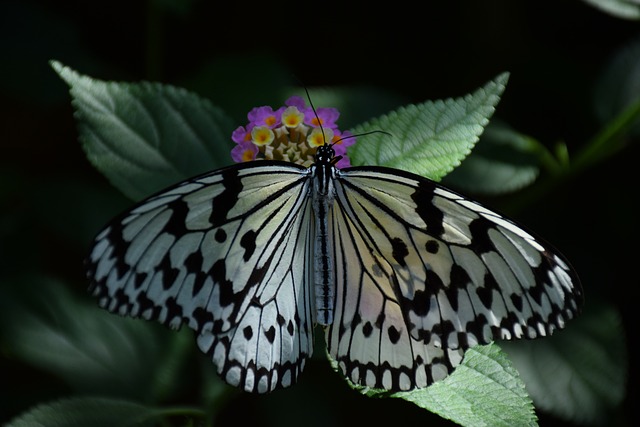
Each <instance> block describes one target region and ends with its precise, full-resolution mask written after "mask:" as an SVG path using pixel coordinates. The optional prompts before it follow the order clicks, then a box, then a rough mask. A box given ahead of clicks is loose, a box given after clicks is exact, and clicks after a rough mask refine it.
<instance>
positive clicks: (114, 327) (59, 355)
mask: <svg viewBox="0 0 640 427" xmlns="http://www.w3.org/2000/svg"><path fill="white" fill-rule="evenodd" d="M178 335H179V334H176V333H172V332H171V331H169V330H168V329H166V328H164V327H162V326H160V325H156V324H153V323H147V322H140V321H136V320H134V319H127V318H121V317H117V316H113V315H112V314H109V313H107V312H105V311H103V310H101V309H100V308H98V307H97V305H94V304H90V303H88V302H84V301H81V300H80V299H79V298H77V297H75V296H74V295H73V294H71V293H70V292H69V290H68V288H67V287H66V286H64V285H63V284H61V283H60V282H58V281H55V280H52V279H47V278H40V277H28V278H24V279H22V280H15V281H12V282H5V283H3V284H2V287H0V342H1V343H2V346H3V347H4V348H6V349H9V350H7V355H8V356H10V357H12V358H16V359H19V360H22V361H24V362H26V363H29V364H31V365H32V366H36V367H38V368H39V369H42V370H43V371H46V372H49V373H51V374H53V375H55V376H57V377H59V378H62V379H63V380H65V381H66V382H67V383H68V384H69V385H70V386H71V387H72V388H73V389H74V390H75V391H78V392H84V393H99V394H111V395H115V394H118V395H120V396H129V397H135V398H138V399H149V398H151V397H154V396H155V395H157V394H159V393H160V394H161V393H162V392H164V389H166V385H165V384H161V382H162V381H167V379H166V377H167V375H170V373H167V372H166V371H162V370H161V368H162V367H167V366H168V363H167V361H166V360H165V358H167V357H169V356H173V357H175V356H176V355H175V354H172V353H171V352H170V350H169V349H170V348H171V347H172V344H173V342H174V340H177V339H178ZM51 349H55V351H51ZM174 369H176V368H174ZM159 388H160V389H161V390H158V389H159Z"/></svg>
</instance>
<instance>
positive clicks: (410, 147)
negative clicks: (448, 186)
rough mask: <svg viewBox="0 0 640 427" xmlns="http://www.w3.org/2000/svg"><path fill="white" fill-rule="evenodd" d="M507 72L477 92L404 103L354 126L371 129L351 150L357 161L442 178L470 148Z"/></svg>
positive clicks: (352, 156) (501, 90)
mask: <svg viewBox="0 0 640 427" xmlns="http://www.w3.org/2000/svg"><path fill="white" fill-rule="evenodd" d="M508 76H509V75H508V73H503V74H501V75H499V76H498V77H496V78H495V79H494V80H492V81H490V82H489V83H487V84H486V85H485V86H484V87H482V88H480V89H478V90H476V91H475V92H474V93H473V94H469V95H466V96H464V97H462V98H456V99H446V100H438V101H428V102H425V103H422V104H419V105H409V106H405V107H401V108H399V109H397V110H395V111H392V112H391V113H389V114H386V115H384V116H381V117H378V118H375V119H373V120H371V121H369V122H367V123H364V124H362V125H359V126H356V127H355V128H354V129H352V132H353V133H355V134H359V133H365V132H371V131H384V132H388V133H389V134H390V135H388V134H384V133H380V132H378V133H373V134H370V135H366V137H362V138H359V139H358V143H357V144H354V145H353V146H351V147H350V149H349V152H348V153H349V157H350V158H351V163H352V164H353V165H377V166H388V167H392V168H397V169H404V170H407V171H409V172H413V173H416V174H419V175H422V176H425V177H427V178H430V179H433V180H436V181H437V180H440V179H441V178H442V177H443V176H445V175H446V174H447V173H449V172H450V171H451V170H452V169H453V168H454V167H456V166H458V165H459V164H460V162H461V161H462V160H463V159H464V158H465V157H466V156H467V155H468V154H469V153H470V152H471V149H472V148H473V146H474V145H475V143H476V142H477V141H478V138H479V136H480V134H481V133H482V131H483V129H484V127H485V126H486V125H487V123H488V121H489V118H490V117H491V115H492V114H493V112H494V110H495V106H496V105H497V103H498V101H499V100H500V96H501V94H502V92H503V91H504V89H505V85H506V83H507V80H508Z"/></svg>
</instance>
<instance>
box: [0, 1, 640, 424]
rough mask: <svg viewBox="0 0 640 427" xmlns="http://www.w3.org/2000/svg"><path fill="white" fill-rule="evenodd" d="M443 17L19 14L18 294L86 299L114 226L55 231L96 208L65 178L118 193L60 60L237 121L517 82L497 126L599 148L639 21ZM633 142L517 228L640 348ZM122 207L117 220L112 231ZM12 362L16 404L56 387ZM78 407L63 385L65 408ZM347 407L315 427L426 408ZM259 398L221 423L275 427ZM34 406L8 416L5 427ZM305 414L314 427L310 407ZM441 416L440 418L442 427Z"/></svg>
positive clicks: (208, 10) (565, 12) (522, 7)
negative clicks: (279, 101) (170, 93)
mask: <svg viewBox="0 0 640 427" xmlns="http://www.w3.org/2000/svg"><path fill="white" fill-rule="evenodd" d="M441 3H443V4H438V5H431V4H429V3H428V2H422V3H420V7H419V8H418V7H417V6H410V5H409V4H408V3H407V2H402V3H401V2H390V3H383V4H380V5H377V4H373V3H366V4H363V5H362V6H359V7H355V6H345V5H344V4H343V5H333V4H330V3H326V2H310V3H305V4H301V3H300V2H283V3H275V2H261V3H243V2H224V3H222V4H221V3H219V2H206V1H196V0H193V1H185V2H180V3H176V4H174V3H173V2H170V1H169V0H166V1H164V2H163V1H156V2H152V1H147V2H143V1H140V2H129V1H113V2H109V3H106V2H85V1H66V2H45V1H39V2H38V1H34V0H23V1H16V0H14V1H11V0H10V1H4V2H3V3H2V4H1V5H0V109H1V110H0V121H1V123H2V125H1V126H0V196H2V197H3V199H2V200H0V207H2V211H1V212H0V219H1V220H2V222H0V227H2V228H0V233H2V234H0V238H3V237H6V238H5V239H3V240H2V241H0V245H3V247H1V248H2V252H0V254H2V255H3V256H6V258H5V259H4V262H3V263H1V264H0V265H1V266H3V269H4V271H1V272H0V280H2V279H3V278H6V277H8V276H9V275H11V274H12V273H16V272H18V271H20V270H28V271H38V272H41V273H43V274H46V275H48V276H52V277H57V278H63V279H64V280H65V281H67V282H68V283H70V284H72V286H73V287H74V290H75V291H78V293H81V292H82V291H83V289H84V286H85V282H84V279H83V275H82V268H81V260H82V258H83V256H84V253H85V251H86V249H87V247H88V243H89V241H88V240H86V239H84V240H83V237H84V236H90V235H91V231H90V230H93V232H95V231H97V229H98V227H99V226H100V224H99V223H97V222H96V221H94V222H91V223H87V224H67V225H68V228H66V229H65V228H64V227H59V226H56V227H52V226H50V222H49V221H48V218H49V217H50V216H52V215H54V216H57V217H58V218H62V219H61V221H58V222H57V224H60V223H61V222H62V223H64V218H65V212H68V211H71V210H74V209H75V208H76V206H75V204H76V203H77V204H81V201H80V200H78V199H76V198H75V197H74V193H73V192H70V190H69V187H65V188H64V191H60V194H58V192H57V191H58V190H57V188H58V187H56V185H55V183H56V182H58V180H63V181H65V182H68V181H69V180H72V181H78V182H83V183H84V184H87V185H95V186H96V187H100V188H106V187H108V184H107V183H106V180H105V179H104V178H103V177H102V176H101V175H99V174H98V173H97V172H96V171H95V170H94V169H93V168H92V167H91V165H90V164H89V162H88V161H87V160H86V158H85V157H84V154H83V152H82V150H81V148H80V144H79V143H78V142H77V132H76V128H75V122H74V120H73V110H72V107H71V103H70V98H69V96H68V93H67V90H68V89H67V87H66V85H65V84H64V83H63V82H62V81H61V80H60V79H59V78H58V77H57V75H56V74H55V73H54V72H53V70H52V69H51V68H50V67H49V65H48V63H47V61H48V60H50V59H57V60H59V61H61V62H62V63H64V64H66V65H69V66H71V67H72V68H74V69H76V70H78V71H79V72H80V73H83V74H88V75H91V76H94V77H97V78H101V79H105V80H123V81H140V80H153V81H161V82H164V83H170V84H174V85H177V86H185V87H188V88H189V89H191V90H193V91H195V92H197V93H200V94H202V95H203V96H207V97H209V98H210V99H211V100H212V101H213V102H214V103H219V104H221V105H222V106H226V107H228V108H229V110H230V111H232V112H242V111H245V112H246V111H248V109H249V108H251V107H252V106H255V105H258V104H259V103H260V102H258V101H256V102H253V103H251V100H248V101H247V99H246V98H243V99H240V100H237V104H234V102H235V101H234V92H233V90H234V89H236V88H241V87H246V86H247V85H248V86H249V87H251V88H254V87H255V88H256V95H255V99H256V100H260V87H261V85H265V86H268V85H272V84H282V83H290V84H292V85H298V82H299V81H302V82H304V84H305V85H307V86H309V87H315V86H347V87H349V86H351V87H354V86H358V87H373V88H376V89H379V90H385V91H388V92H389V93H391V94H393V95H394V96H397V99H402V100H403V101H404V102H422V101H425V100H427V99H439V98H445V97H451V96H461V95H464V94H465V93H468V92H471V91H472V90H474V89H475V88H477V87H479V86H481V85H483V84H484V83H485V82H486V81H488V80H490V79H492V78H494V77H495V76H496V75H497V74H499V73H501V72H503V71H509V72H510V73H511V77H510V81H509V84H508V86H507V90H506V92H505V94H504V97H503V99H502V100H501V102H500V104H499V106H498V109H497V112H496V117H498V118H500V119H502V120H504V121H506V122H507V123H509V124H510V125H511V126H512V127H513V128H515V129H517V130H518V131H520V132H522V133H524V134H528V135H532V136H534V137H535V138H537V139H538V140H540V141H542V142H544V143H545V144H547V145H548V146H552V145H553V144H554V143H555V142H557V141H559V140H563V141H565V142H566V144H567V146H568V147H569V152H570V154H572V153H574V152H577V151H579V150H580V149H581V148H582V147H584V146H585V145H586V143H587V141H588V139H589V138H590V137H592V136H593V135H594V134H595V133H596V132H597V131H598V130H599V129H600V127H601V123H600V122H599V120H598V118H597V116H596V114H595V113H594V111H595V106H594V88H595V87H596V84H597V81H598V78H599V77H600V75H601V73H602V71H603V69H604V67H605V66H606V64H607V63H609V61H610V60H611V58H612V56H613V55H614V54H615V52H617V51H618V50H619V49H621V48H622V47H623V46H625V45H626V44H628V43H630V42H632V41H633V40H634V39H636V38H637V37H639V36H640V26H639V24H638V22H637V21H636V22H634V21H627V20H622V19H619V18H615V17H612V16H610V15H607V14H605V13H603V12H600V11H598V10H596V9H594V8H592V7H590V6H588V5H587V4H586V3H583V2H579V1H556V2H539V1H531V0H526V1H518V2H514V1H510V0H499V1H498V0H496V1H484V2H482V1H460V2H447V4H444V3H445V2H441ZM230 62H231V63H235V64H244V65H245V67H244V72H243V73H241V74H239V75H235V76H234V77H235V79H234V80H233V81H229V82H228V85H227V86H226V92H221V89H220V85H218V86H216V85H210V84H207V75H209V73H211V75H213V73H214V71H213V70H215V69H216V66H217V64H220V63H225V64H227V63H230ZM237 118H238V120H242V119H243V118H242V116H241V115H239V117H237ZM238 124H242V122H240V123H238ZM636 139H637V138H636ZM633 142H634V140H633V139H630V140H629V144H628V146H627V147H626V148H625V150H624V151H623V152H622V153H621V154H618V155H615V156H612V157H610V158H608V159H606V160H603V161H602V162H599V163H598V164H596V165H595V166H593V167H591V168H590V169H589V170H587V171H585V172H584V173H582V174H580V175H579V176H577V177H575V178H574V179H573V180H571V181H569V182H568V183H565V184H564V185H562V186H559V187H558V188H557V189H554V191H552V192H550V193H548V194H546V195H545V198H544V199H542V200H539V201H538V202H536V206H534V207H532V208H531V209H529V210H525V211H522V212H518V214H517V215H518V219H519V220H521V221H523V222H524V223H525V224H527V225H529V226H530V227H531V228H533V229H536V230H537V231H538V232H539V233H540V234H541V235H544V236H546V237H547V238H548V239H549V240H551V241H553V242H554V244H556V245H557V246H558V247H560V248H562V249H563V252H564V253H565V255H567V257H568V258H569V259H571V260H572V262H573V264H574V267H575V268H576V269H577V270H578V272H579V273H580V275H581V277H582V280H583V282H584V283H585V288H586V289H587V294H586V298H587V301H588V300H589V298H596V299H605V300H608V301H611V302H612V303H613V304H614V305H615V306H616V307H617V308H618V309H619V311H620V313H621V315H622V317H623V320H624V330H620V331H619V333H620V334H624V335H625V336H626V337H627V343H628V345H629V346H631V343H632V338H634V337H636V336H637V331H638V328H637V320H635V316H636V313H637V305H638V303H637V298H636V297H635V295H636V293H637V289H636V288H637V286H638V284H639V280H638V274H637V272H636V268H637V256H638V245H637V239H638V237H640V236H639V234H640V233H638V226H637V221H638V215H637V211H636V210H632V206H635V200H634V199H635V198H636V197H637V195H638V190H637V183H638V180H637V177H636V175H635V173H634V171H635V169H636V168H637V163H638V157H637V155H638V152H639V150H638V146H637V144H633ZM62 193H64V194H62ZM495 202H496V203H500V202H501V200H496V201H495ZM487 203H489V204H491V200H489V201H487ZM632 203H633V204H632ZM118 208H121V206H119V207H118ZM117 210H118V209H116V208H113V210H111V211H107V212H105V213H104V218H103V219H104V220H106V219H107V218H109V216H110V215H111V214H113V213H114V212H115V211H117ZM22 236H24V238H22ZM8 260H10V262H9V261H8ZM590 292H591V294H590ZM2 352H3V354H5V355H7V357H4V356H3V358H2V359H0V363H2V364H3V365H4V366H2V367H1V368H0V375H1V376H2V377H3V378H4V375H5V374H7V378H10V380H9V381H7V382H5V380H4V379H2V380H0V387H1V388H5V387H7V389H5V390H3V394H4V393H11V390H20V392H21V393H25V390H28V389H29V387H33V388H38V387H40V386H41V385H42V383H43V382H47V381H52V379H51V378H48V377H46V375H45V374H43V373H41V372H38V371H37V370H33V369H31V367H30V366H28V365H26V364H23V363H20V362H19V361H15V360H12V359H11V357H10V349H6V348H3V349H2ZM633 358H634V354H630V355H629V361H630V362H631V363H630V377H629V383H628V394H627V398H626V400H625V404H624V405H623V406H622V407H621V408H617V409H615V410H614V412H615V416H614V417H613V418H612V419H613V420H616V423H618V422H622V423H624V420H626V422H628V423H629V424H631V420H633V419H634V418H635V417H633V416H632V415H631V406H630V404H629V401H630V396H637V392H638V389H637V383H636V379H637V376H636V374H637V368H636V367H635V366H634V364H633V360H634V359H633ZM621 363H624V362H623V361H621ZM308 371H309V374H308V376H309V379H308V380H307V384H316V383H315V382H313V381H314V379H315V378H318V379H317V381H318V382H320V381H325V380H326V381H330V382H332V383H333V382H334V381H339V380H338V379H337V378H334V377H335V376H331V375H330V373H329V371H328V368H327V367H324V366H316V364H314V363H312V364H310V366H309V368H308ZM9 374H10V376H9ZM325 377H326V379H325ZM18 385H19V386H18ZM302 386H303V387H307V388H309V387H311V386H310V385H306V386H305V385H304V384H303V385H302ZM336 387H340V386H336ZM327 390H332V388H329V387H328V388H327ZM64 393H65V388H64V387H61V389H60V395H64ZM51 394H52V395H55V392H54V393H51ZM354 394H355V393H354ZM345 396H347V397H344V396H340V399H343V400H339V401H336V399H338V398H337V397H333V398H332V396H323V395H322V392H321V391H317V396H316V397H315V398H316V399H317V402H318V406H317V407H316V408H315V409H314V411H317V413H313V414H311V415H309V414H307V416H314V417H316V416H317V417H327V415H326V413H327V412H330V413H334V412H335V411H348V412H350V413H351V414H352V415H354V416H356V417H361V418H362V420H369V421H373V420H375V421H377V422H378V423H380V424H382V423H383V422H393V421H395V420H402V419H403V417H404V416H405V415H404V414H413V413H415V412H416V411H417V409H416V408H413V407H412V406H411V405H410V404H408V403H405V402H395V403H393V404H391V405H390V406H389V407H388V408H387V407H386V406H384V404H383V406H380V405H378V402H376V405H375V406H376V408H377V407H378V406H380V408H384V411H383V409H380V408H378V409H376V408H373V409H372V405H371V404H370V403H369V402H368V401H366V399H364V398H360V397H359V396H353V395H351V394H349V392H348V391H347V392H345ZM259 399H261V397H255V396H245V397H242V398H236V399H235V400H231V401H230V403H229V406H228V408H226V409H225V411H226V412H225V411H223V414H222V415H221V417H222V419H221V425H224V424H225V423H224V422H223V421H224V420H227V419H231V417H232V415H230V414H233V413H234V412H233V411H234V410H239V411H241V412H242V413H243V416H245V417H249V418H254V419H255V420H256V421H257V422H258V423H259V421H260V420H261V419H262V418H261V415H260V413H259V412H252V411H251V410H249V411H248V410H247V408H254V409H255V408H260V407H261V406H260V405H264V403H261V402H260V401H259ZM25 401H28V399H27V400H23V402H25ZM37 402H38V401H37V400H34V401H33V402H31V404H35V403H37ZM328 405H329V406H328ZM331 405H332V406H331ZM348 405H352V406H348ZM0 406H3V405H2V404H0ZM27 407H28V406H27ZM309 407H311V406H309ZM305 408H306V407H305ZM24 409H26V408H25V407H20V408H8V407H2V412H1V413H0V416H1V417H2V418H0V421H6V420H8V419H10V418H11V417H12V416H15V415H17V414H18V413H19V412H20V411H21V410H24ZM291 410H292V414H296V415H300V414H299V412H301V411H302V410H303V409H301V408H291ZM256 411H258V410H256ZM292 416H293V415H292ZM327 418H328V419H331V418H332V417H327ZM433 418H434V419H433V420H431V421H430V422H432V423H436V422H438V419H437V417H433ZM541 420H542V421H541V424H542V425H545V424H551V423H553V422H554V421H557V420H554V419H553V417H549V416H546V415H545V414H541Z"/></svg>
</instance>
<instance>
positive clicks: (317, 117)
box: [302, 85, 333, 145]
mask: <svg viewBox="0 0 640 427" xmlns="http://www.w3.org/2000/svg"><path fill="white" fill-rule="evenodd" d="M302 87H303V88H304V93H306V94H307V100H308V101H309V105H310V106H311V109H312V110H313V115H314V116H316V120H317V121H318V125H319V126H320V132H321V133H322V140H323V141H324V143H325V145H327V144H328V143H327V137H326V136H325V135H324V127H323V126H322V122H321V121H320V116H318V112H317V111H316V107H315V106H314V105H313V102H312V101H311V95H310V94H309V90H308V89H307V87H306V86H305V85H302ZM331 145H333V144H331Z"/></svg>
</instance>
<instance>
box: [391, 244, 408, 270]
mask: <svg viewBox="0 0 640 427" xmlns="http://www.w3.org/2000/svg"><path fill="white" fill-rule="evenodd" d="M391 248H392V252H391V254H392V255H393V259H395V260H396V262H397V263H398V264H400V265H401V266H402V267H406V266H407V263H406V261H405V260H404V259H405V258H406V257H407V255H409V250H408V249H407V245H406V244H405V243H404V242H403V241H402V239H400V238H398V237H395V238H393V239H391Z"/></svg>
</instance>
